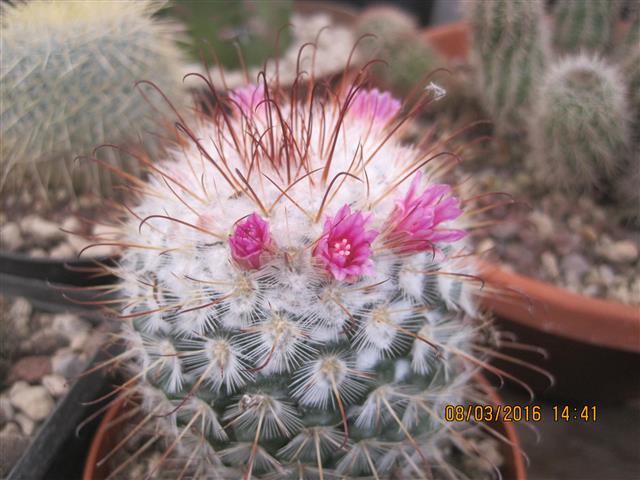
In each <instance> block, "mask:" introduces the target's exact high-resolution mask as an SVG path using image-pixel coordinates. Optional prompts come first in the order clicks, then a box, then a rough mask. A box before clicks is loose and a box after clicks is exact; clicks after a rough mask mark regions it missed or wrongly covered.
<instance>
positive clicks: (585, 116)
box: [531, 55, 630, 190]
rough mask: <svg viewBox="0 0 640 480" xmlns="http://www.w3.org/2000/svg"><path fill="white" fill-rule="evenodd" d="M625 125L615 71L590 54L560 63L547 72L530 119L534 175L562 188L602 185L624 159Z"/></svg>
mask: <svg viewBox="0 0 640 480" xmlns="http://www.w3.org/2000/svg"><path fill="white" fill-rule="evenodd" d="M629 120H630V119H629V115H628V112H627V105H626V89H625V86H624V83H623V82H622V80H621V78H620V75H619V73H618V71H617V70H616V69H615V68H614V67H612V66H610V65H608V64H607V63H606V62H604V61H603V60H601V59H599V58H597V57H593V56H588V55H580V56H576V57H567V58H565V59H564V60H561V61H559V62H558V63H557V64H555V65H552V66H551V67H550V69H549V72H547V74H546V76H545V79H544V81H543V83H542V85H541V87H540V90H539V93H538V99H537V102H536V105H535V111H534V112H533V114H532V117H531V139H532V142H533V144H532V146H533V148H534V154H533V157H532V158H533V159H534V162H535V166H536V170H537V171H538V172H540V173H541V174H543V175H545V177H546V178H547V179H548V180H549V181H551V183H552V184H554V185H556V186H558V187H561V188H571V189H577V190H589V189H593V188H596V187H598V186H601V185H602V181H603V180H606V179H609V178H611V177H612V176H613V175H614V174H615V173H616V172H617V170H619V169H620V168H621V165H622V163H621V162H622V161H623V160H624V159H625V158H627V154H628V148H629Z"/></svg>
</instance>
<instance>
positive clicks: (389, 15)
mask: <svg viewBox="0 0 640 480" xmlns="http://www.w3.org/2000/svg"><path fill="white" fill-rule="evenodd" d="M364 35H375V37H367V38H363V39H362V42H361V47H360V48H361V54H362V55H363V57H364V58H365V60H366V61H369V60H372V59H377V60H382V61H384V62H385V64H384V65H375V66H374V67H373V70H372V71H373V73H374V79H375V80H376V81H377V82H379V84H380V85H381V86H382V87H384V88H387V89H390V90H392V91H393V92H394V93H397V94H399V95H406V94H408V93H409V92H410V91H411V90H412V89H413V88H414V87H416V85H418V84H419V82H420V81H421V80H422V79H423V78H424V77H425V76H426V75H427V74H429V73H430V72H433V71H434V70H436V69H438V68H441V67H443V66H444V60H443V59H442V57H441V56H440V55H439V54H438V53H437V52H436V51H435V50H434V49H433V47H431V46H430V45H429V44H428V43H427V42H425V41H423V40H422V39H421V38H420V37H419V31H418V25H417V22H416V20H415V18H414V17H412V16H411V15H409V14H407V13H404V12H403V11H402V10H400V9H398V8H394V7H389V6H375V7H371V8H369V9H367V10H365V12H364V13H363V14H362V15H361V16H360V18H359V20H358V22H357V24H356V36H357V37H360V36H364Z"/></svg>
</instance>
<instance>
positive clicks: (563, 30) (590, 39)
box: [553, 0, 618, 53]
mask: <svg viewBox="0 0 640 480" xmlns="http://www.w3.org/2000/svg"><path fill="white" fill-rule="evenodd" d="M617 12H618V2H616V1H613V0H587V1H585V0H559V1H558V2H557V3H556V4H555V6H554V9H553V14H554V15H553V20H554V22H553V44H554V46H555V47H556V48H557V49H558V50H559V51H561V52H573V53H579V52H581V51H590V52H597V53H605V52H606V51H607V50H608V49H609V48H610V47H611V44H612V42H613V37H614V32H615V26H616V18H617Z"/></svg>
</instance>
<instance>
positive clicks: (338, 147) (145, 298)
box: [115, 85, 496, 479]
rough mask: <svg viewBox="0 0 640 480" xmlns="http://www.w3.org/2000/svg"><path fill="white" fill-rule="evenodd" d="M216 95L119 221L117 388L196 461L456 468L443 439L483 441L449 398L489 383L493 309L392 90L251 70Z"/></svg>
mask: <svg viewBox="0 0 640 480" xmlns="http://www.w3.org/2000/svg"><path fill="white" fill-rule="evenodd" d="M294 88H295V87H294ZM308 91H313V92H314V93H313V95H311V96H305V95H304V94H303V93H302V92H308ZM296 99H299V100H296ZM291 101H295V102H296V105H295V106H294V105H291V104H290V102H291ZM214 108H215V110H214V111H213V112H211V115H210V116H209V117H206V118H201V119H200V120H199V122H198V123H197V124H196V125H192V126H189V127H186V128H185V129H184V131H185V132H189V135H188V136H189V139H187V140H186V142H185V144H184V146H183V148H182V149H180V150H174V151H172V152H171V156H170V158H169V159H168V160H167V161H165V162H161V163H159V164H157V169H156V170H154V172H150V179H149V182H148V184H147V186H146V187H145V188H144V189H143V190H142V191H141V192H140V193H141V197H140V198H141V203H140V204H139V205H138V206H137V207H134V208H133V209H131V210H130V216H128V217H126V218H123V221H122V226H121V239H122V242H123V244H125V245H130V248H127V249H125V251H124V254H123V256H122V259H121V261H120V263H119V266H118V267H117V269H116V271H115V273H117V274H118V276H119V277H120V278H121V282H120V284H119V285H118V286H117V290H118V291H120V292H121V294H122V299H121V302H122V305H123V309H122V310H121V311H119V312H118V313H119V314H120V315H121V316H122V318H124V319H126V324H125V326H124V329H123V337H124V339H125V340H126V343H127V349H126V352H125V353H124V354H123V355H122V359H125V360H126V363H127V364H128V367H129V369H130V371H131V375H132V376H133V377H135V380H136V382H135V383H134V382H133V381H130V382H127V386H128V387H129V388H123V389H121V390H120V392H121V394H122V395H123V396H125V397H127V398H131V399H135V398H141V399H142V408H143V411H144V412H146V413H145V414H144V416H145V418H144V420H143V423H149V422H151V423H152V424H153V425H154V427H153V428H154V430H155V431H156V432H158V433H157V434H156V436H155V440H157V439H158V437H159V436H163V437H165V438H166V440H167V444H168V447H167V452H166V454H165V455H164V456H163V457H162V459H163V460H164V459H169V458H171V457H173V458H174V459H176V458H177V459H178V460H180V459H182V461H183V464H184V466H183V468H184V469H183V470H182V472H183V473H185V472H186V473H187V477H189V478H237V479H239V478H244V479H250V478H272V479H275V478H281V479H287V478H292V479H293V478H296V479H297V478H327V479H328V478H338V477H339V478H346V477H348V478H372V477H373V478H380V479H382V478H385V479H386V478H440V477H443V476H447V475H448V476H447V478H449V476H451V475H454V476H457V475H463V474H462V473H460V472H459V471H458V470H456V467H455V466H451V465H449V464H448V463H447V462H448V460H447V458H446V456H447V452H449V451H450V449H451V448H453V449H454V450H456V449H461V450H463V451H464V452H465V453H467V454H469V455H472V456H473V455H474V454H477V453H478V450H474V448H473V446H472V445H471V443H470V440H469V435H473V434H474V433H473V432H474V431H475V434H477V433H478V430H477V429H474V428H466V427H465V428H461V429H459V428H458V427H459V426H460V424H452V423H447V422H445V421H444V419H443V415H444V413H443V412H444V405H446V404H459V403H464V402H466V401H471V400H472V399H473V401H474V402H478V401H481V400H478V398H479V395H480V393H479V392H478V390H477V389H475V388H474V386H473V381H472V376H473V374H474V372H476V371H477V370H478V368H479V367H480V366H481V365H484V361H483V357H484V356H485V355H486V354H487V353H486V352H488V350H486V349H485V347H481V346H480V343H479V342H481V339H480V338H479V337H480V336H482V338H484V334H485V333H487V329H488V328H489V327H488V325H487V323H486V321H484V320H482V315H480V313H479V311H478V309H477V308H476V306H475V303H474V294H475V293H476V292H477V291H478V289H479V287H480V285H479V282H477V281H476V279H475V277H474V273H475V270H476V269H475V267H474V264H473V261H472V259H471V258H470V257H469V256H468V255H466V254H465V249H464V243H463V239H462V238H463V237H464V235H465V231H464V225H465V221H464V218H465V215H464V213H463V210H462V205H463V204H462V202H461V201H460V200H459V198H458V197H457V195H456V193H455V192H454V190H453V189H452V188H451V187H450V186H448V185H446V184H437V183H433V181H434V179H433V178H432V177H433V175H435V174H436V172H437V171H438V170H440V171H441V170H442V168H441V167H442V164H441V165H440V168H439V167H436V166H434V163H437V162H425V157H426V156H429V155H425V153H424V152H422V151H420V150H418V149H416V148H415V147H412V146H408V145H404V144H403V143H402V142H401V140H400V138H399V135H398V133H397V129H394V128H393V127H394V126H395V125H396V124H397V123H398V122H401V121H403V120H402V119H401V118H400V115H399V112H400V108H401V105H400V102H399V101H397V100H395V99H394V98H392V97H391V96H390V95H389V94H388V93H380V92H379V91H377V90H364V89H363V88H362V85H352V86H348V87H338V88H337V89H336V90H335V91H332V92H330V93H329V94H328V95H321V94H320V93H319V91H317V90H316V89H315V88H311V89H308V90H300V89H298V90H297V91H294V92H293V93H289V92H282V91H274V90H273V89H272V88H271V87H269V88H268V89H267V88H264V87H263V86H259V87H256V86H247V87H244V88H241V89H238V90H235V91H233V92H231V93H230V94H229V95H228V97H226V99H223V100H222V102H219V103H218V104H217V106H215V107H214ZM389 132H394V133H393V134H391V135H390V134H389ZM347 139H348V141H346V140H347ZM425 165H426V167H425ZM425 168H427V169H428V170H427V171H426V172H425V174H423V171H424V169H425ZM478 319H479V320H480V321H477V320H478ZM489 368H491V369H492V371H494V372H495V371H496V370H495V368H494V367H489ZM147 414H148V415H147ZM467 427H470V425H467ZM155 440H153V439H152V441H155ZM453 445H455V447H454V446H453ZM145 448H146V447H145ZM160 463H162V462H160ZM179 470H180V468H178V471H179ZM489 470H490V471H491V468H489ZM447 472H448V473H447ZM163 474H166V472H165V471H164V467H162V466H160V465H157V466H156V467H155V469H154V471H153V472H152V473H151V476H153V478H162V476H163ZM489 475H491V473H490V474H489ZM172 478H175V476H174V477H172Z"/></svg>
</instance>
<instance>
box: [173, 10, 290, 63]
mask: <svg viewBox="0 0 640 480" xmlns="http://www.w3.org/2000/svg"><path fill="white" fill-rule="evenodd" d="M292 3H293V2H292V0H270V1H268V2H265V1H255V0H222V1H221V0H216V1H203V0H180V1H179V2H174V3H172V4H171V5H169V7H168V8H167V9H166V10H164V11H163V12H161V13H162V15H163V16H171V17H174V18H176V19H178V20H180V21H181V22H182V23H184V24H185V26H186V30H187V33H188V38H187V39H185V40H186V41H185V42H184V47H185V49H186V51H187V52H188V54H189V56H190V57H191V60H193V61H194V62H198V63H200V62H201V61H202V60H203V59H204V60H206V61H207V62H208V64H209V65H213V64H214V62H216V61H219V62H220V64H221V65H222V66H223V67H225V68H239V67H240V66H241V65H240V58H239V56H238V49H237V48H236V45H237V46H238V47H239V49H240V51H241V53H242V61H243V62H244V63H245V65H249V66H253V65H257V66H262V65H263V64H264V61H265V60H266V59H267V58H269V57H272V56H274V55H275V54H276V53H277V52H276V38H277V37H278V32H280V33H279V45H277V46H278V49H279V51H280V54H282V52H284V51H285V50H286V48H287V46H288V45H289V43H290V40H291V32H290V29H288V28H285V27H286V26H287V25H288V23H289V19H290V17H291V11H292ZM214 52H215V55H214Z"/></svg>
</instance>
